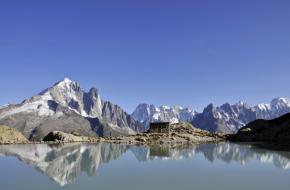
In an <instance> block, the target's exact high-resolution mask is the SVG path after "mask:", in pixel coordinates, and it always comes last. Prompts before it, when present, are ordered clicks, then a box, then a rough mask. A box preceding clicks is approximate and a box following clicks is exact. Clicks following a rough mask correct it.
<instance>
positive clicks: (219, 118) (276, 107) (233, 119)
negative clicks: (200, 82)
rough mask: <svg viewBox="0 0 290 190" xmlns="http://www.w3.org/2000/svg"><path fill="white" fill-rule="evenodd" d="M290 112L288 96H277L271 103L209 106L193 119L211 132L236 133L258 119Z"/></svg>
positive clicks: (195, 123)
mask: <svg viewBox="0 0 290 190" xmlns="http://www.w3.org/2000/svg"><path fill="white" fill-rule="evenodd" d="M289 112H290V101H289V100H288V99H286V98H275V99H273V100H272V101H271V103H269V104H258V105H257V106H253V107H251V106H249V105H248V104H247V103H245V102H238V103H236V104H233V105H230V104H229V103H226V104H223V105H222V106H220V107H215V106H214V105H213V104H210V105H209V106H207V107H206V108H205V109H204V110H203V112H202V113H199V114H196V116H195V118H194V119H193V120H192V122H191V123H192V124H193V125H194V126H195V127H198V128H202V129H206V130H209V131H211V132H225V133H235V132H237V130H238V129H240V128H241V127H243V126H245V125H246V124H248V123H249V122H251V121H254V120H256V119H274V118H277V117H279V116H281V115H284V114H286V113H289Z"/></svg>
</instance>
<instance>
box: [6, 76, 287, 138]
mask: <svg viewBox="0 0 290 190" xmlns="http://www.w3.org/2000/svg"><path fill="white" fill-rule="evenodd" d="M289 112H290V100H288V99H287V98H275V99H273V100H272V101H271V102H270V103H266V104H258V105H256V106H250V105H248V104H247V103H245V102H242V101H240V102H238V103H236V104H232V105H230V104H229V103H225V104H223V105H221V106H218V107H216V106H214V105H213V104H210V105H208V106H207V107H206V108H205V109H204V110H203V112H201V113H198V112H196V111H194V110H193V109H191V108H182V107H180V106H173V107H170V106H159V107H157V106H154V105H150V104H144V103H143V104H139V105H138V106H137V108H136V109H135V111H134V112H133V113H132V114H131V115H130V114H127V113H126V112H125V111H124V110H123V109H122V108H120V107H119V106H118V105H115V104H112V103H111V102H109V101H103V100H102V99H101V97H100V94H99V92H98V90H97V89H96V88H91V89H90V90H89V91H88V92H86V91H84V90H83V89H82V88H81V86H80V84H79V83H77V82H75V81H72V80H70V79H67V78H65V79H64V80H62V81H59V82H57V83H56V84H54V85H53V86H52V87H50V88H47V89H46V90H44V91H42V92H41V93H39V94H37V95H36V96H33V97H31V98H30V99H27V100H25V101H23V102H22V103H20V104H16V105H13V104H8V105H4V106H1V107H0V124H2V125H7V126H10V127H14V128H16V129H18V130H19V131H21V132H22V133H23V134H24V135H25V136H26V137H27V138H29V139H30V140H33V139H36V140H39V139H41V138H43V137H44V136H45V135H46V134H48V133H49V132H51V131H53V130H60V131H63V132H67V133H71V132H77V133H79V134H81V135H86V136H95V135H98V136H110V135H120V134H122V135H128V134H135V133H136V132H143V131H146V130H147V129H148V126H149V123H150V122H155V121H168V122H172V123H177V122H185V121H186V122H190V123H191V124H193V126H195V127H198V128H201V129H205V130H208V131H211V132H225V133H235V132H237V130H238V129H240V128H241V127H243V126H245V125H246V124H248V123H249V122H251V121H254V120H256V119H274V118H277V117H279V116H281V115H283V114H286V113H289Z"/></svg>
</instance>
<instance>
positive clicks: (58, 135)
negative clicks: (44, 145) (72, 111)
mask: <svg viewBox="0 0 290 190" xmlns="http://www.w3.org/2000/svg"><path fill="white" fill-rule="evenodd" d="M43 141H48V142H98V139H97V138H93V137H84V136H79V135H76V134H68V133H64V132H61V131H52V132H50V133H48V134H47V135H46V136H45V137H44V138H43Z"/></svg>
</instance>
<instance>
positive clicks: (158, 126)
mask: <svg viewBox="0 0 290 190" xmlns="http://www.w3.org/2000/svg"><path fill="white" fill-rule="evenodd" d="M148 132H149V133H170V122H154V123H150V126H149V131H148Z"/></svg>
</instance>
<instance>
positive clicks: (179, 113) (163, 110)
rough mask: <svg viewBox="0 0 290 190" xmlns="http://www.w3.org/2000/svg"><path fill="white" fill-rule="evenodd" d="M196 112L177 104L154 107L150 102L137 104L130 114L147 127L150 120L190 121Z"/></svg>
mask: <svg viewBox="0 0 290 190" xmlns="http://www.w3.org/2000/svg"><path fill="white" fill-rule="evenodd" d="M195 114H196V112H195V111H193V110H192V109H191V108H182V107H179V106H173V107H169V106H160V107H156V106H154V105H150V104H139V105H138V106H137V108H136V109H135V111H134V112H133V113H132V114H131V116H132V117H133V118H134V119H135V120H137V121H139V122H141V123H143V124H144V126H145V128H148V125H149V123H150V122H154V121H168V122H172V123H178V122H183V121H188V122H190V121H191V120H192V119H193V118H194V116H195Z"/></svg>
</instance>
